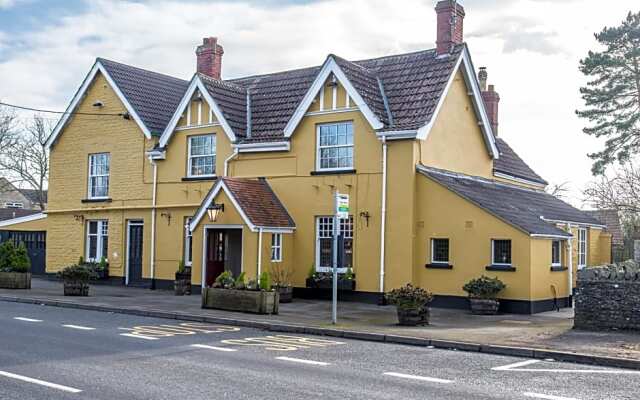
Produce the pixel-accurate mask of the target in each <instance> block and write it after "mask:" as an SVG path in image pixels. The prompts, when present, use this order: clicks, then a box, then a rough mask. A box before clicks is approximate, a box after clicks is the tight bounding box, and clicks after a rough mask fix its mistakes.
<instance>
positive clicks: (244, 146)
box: [233, 142, 291, 153]
mask: <svg viewBox="0 0 640 400" xmlns="http://www.w3.org/2000/svg"><path fill="white" fill-rule="evenodd" d="M233 148H234V149H237V150H238V151H239V152H241V153H256V152H261V151H289V150H290V148H291V145H290V143H289V142H258V143H241V144H234V145H233Z"/></svg>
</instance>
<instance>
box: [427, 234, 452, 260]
mask: <svg viewBox="0 0 640 400" xmlns="http://www.w3.org/2000/svg"><path fill="white" fill-rule="evenodd" d="M431 263H432V264H448V263H449V239H431Z"/></svg>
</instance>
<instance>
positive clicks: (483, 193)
mask: <svg viewBox="0 0 640 400" xmlns="http://www.w3.org/2000/svg"><path fill="white" fill-rule="evenodd" d="M418 171H419V172H420V173H422V174H423V175H425V176H427V177H429V178H431V179H432V180H434V181H435V182H437V183H439V184H441V185H442V186H444V187H446V188H447V189H449V190H451V191H452V192H454V193H456V194H458V195H459V196H461V197H463V198H465V199H466V200H468V201H470V202H471V203H473V204H475V205H477V206H478V207H480V208H482V209H484V210H486V211H487V212H489V213H491V214H493V215H495V216H496V217H498V218H500V219H501V220H503V221H505V222H507V223H509V224H511V225H513V226H515V227H516V228H519V229H520V230H522V231H524V232H526V233H529V234H532V235H550V236H554V235H559V236H568V234H567V232H565V231H563V230H562V229H559V228H557V227H556V226H555V225H554V224H553V223H550V222H545V221H544V220H543V219H542V218H543V217H544V218H545V219H548V220H555V221H570V222H578V223H584V224H590V225H601V222H600V221H598V220H597V219H595V218H593V217H592V216H591V215H589V214H588V213H585V212H584V211H581V210H578V209H577V208H574V207H572V206H571V205H569V204H567V203H565V202H564V201H562V200H560V199H558V198H557V197H554V196H552V195H550V194H548V193H545V192H543V191H538V190H532V189H526V188H523V187H520V186H516V185H509V184H505V183H500V182H496V181H490V180H487V179H483V178H479V177H474V176H469V175H463V174H458V173H453V172H449V171H444V170H439V169H435V168H430V167H424V166H420V167H418Z"/></svg>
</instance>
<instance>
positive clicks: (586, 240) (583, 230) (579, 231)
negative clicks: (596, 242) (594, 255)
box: [576, 228, 589, 269]
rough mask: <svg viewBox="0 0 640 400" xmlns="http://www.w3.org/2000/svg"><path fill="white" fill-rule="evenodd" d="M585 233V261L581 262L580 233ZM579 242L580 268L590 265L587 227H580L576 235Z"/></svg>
mask: <svg viewBox="0 0 640 400" xmlns="http://www.w3.org/2000/svg"><path fill="white" fill-rule="evenodd" d="M581 233H584V249H583V250H584V263H581V262H580V248H581V247H582V245H581V243H580V234H581ZM576 239H577V242H578V252H577V255H578V269H581V268H584V267H586V266H587V265H589V232H588V231H587V229H586V228H578V235H577V236H576Z"/></svg>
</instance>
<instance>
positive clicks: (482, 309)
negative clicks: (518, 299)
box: [469, 298, 500, 315]
mask: <svg viewBox="0 0 640 400" xmlns="http://www.w3.org/2000/svg"><path fill="white" fill-rule="evenodd" d="M469 304H470V305H471V313H472V314H476V315H496V314H497V313H498V308H500V302H499V301H498V300H495V299H474V298H470V299H469Z"/></svg>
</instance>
